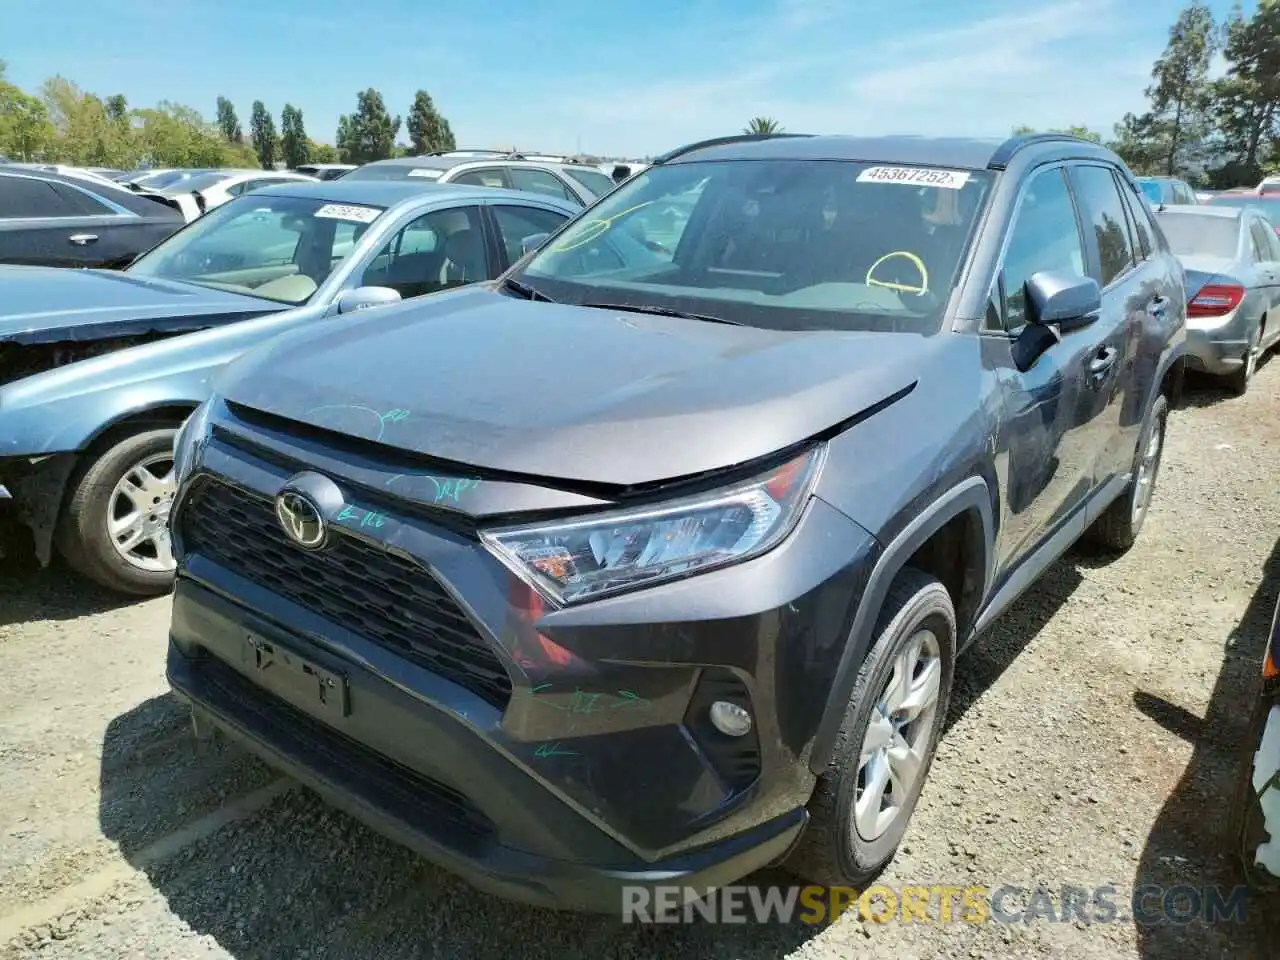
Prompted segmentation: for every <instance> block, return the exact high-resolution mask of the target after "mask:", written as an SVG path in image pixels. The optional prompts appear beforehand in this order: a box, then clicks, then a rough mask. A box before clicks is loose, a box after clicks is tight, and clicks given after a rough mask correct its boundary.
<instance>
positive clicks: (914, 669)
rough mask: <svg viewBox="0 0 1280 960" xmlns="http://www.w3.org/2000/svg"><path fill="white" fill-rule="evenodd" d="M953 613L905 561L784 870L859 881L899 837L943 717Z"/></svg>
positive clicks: (827, 880) (875, 869)
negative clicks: (906, 566)
mask: <svg viewBox="0 0 1280 960" xmlns="http://www.w3.org/2000/svg"><path fill="white" fill-rule="evenodd" d="M955 649H956V616H955V610H954V609H953V607H952V603H951V596H950V594H948V593H947V590H946V588H945V587H944V586H943V585H942V584H941V583H939V582H938V580H936V579H935V578H934V577H931V576H929V575H928V574H926V573H923V572H921V571H919V570H915V569H913V568H910V567H908V568H906V569H904V570H903V571H902V572H901V573H900V574H898V578H897V580H896V581H895V582H894V584H893V587H892V588H891V589H890V591H889V596H888V597H887V598H886V599H885V604H884V608H883V609H882V610H881V613H880V618H879V621H878V623H877V627H876V638H875V642H874V644H873V646H872V648H871V652H870V653H869V654H867V659H866V660H865V661H864V662H863V664H862V669H861V670H860V671H859V673H858V679H857V682H856V683H855V684H854V688H853V695H852V697H851V698H850V700H849V706H848V708H847V712H846V714H845V718H844V723H843V724H842V725H841V727H840V733H839V736H838V738H837V740H836V746H835V750H834V751H833V754H832V759H831V762H830V764H829V765H828V767H827V769H826V770H825V771H824V772H823V774H822V775H821V776H820V777H819V778H818V783H817V786H816V787H815V788H814V793H813V797H812V798H811V799H810V801H809V824H808V826H807V827H805V832H804V835H803V836H802V837H801V838H800V842H799V844H798V845H797V846H796V849H795V850H794V851H793V852H792V854H791V855H790V856H789V857H788V858H787V861H786V864H785V866H786V868H787V869H788V870H790V871H792V872H793V873H795V874H797V875H798V876H800V877H801V878H803V879H805V880H808V881H810V882H812V883H820V884H828V885H835V886H839V885H850V886H855V887H858V886H862V885H863V884H864V883H865V882H866V881H867V880H869V879H871V878H872V877H874V876H875V875H876V874H877V873H879V872H880V870H881V869H883V868H884V866H885V864H887V863H888V862H889V861H890V860H891V859H893V856H894V854H895V853H896V852H897V849H898V845H899V844H900V843H901V842H902V836H903V834H904V833H905V832H906V829H907V823H908V821H909V820H910V818H911V814H912V812H913V811H914V810H915V806H916V801H917V800H918V798H919V796H920V790H921V788H922V787H923V786H924V781H925V776H926V775H927V774H928V772H929V765H930V763H931V761H932V760H933V754H934V750H935V749H936V747H937V744H938V737H939V735H940V734H941V731H942V724H943V721H944V720H945V718H946V713H947V701H948V698H949V695H950V691H951V677H952V671H953V668H954V664H955Z"/></svg>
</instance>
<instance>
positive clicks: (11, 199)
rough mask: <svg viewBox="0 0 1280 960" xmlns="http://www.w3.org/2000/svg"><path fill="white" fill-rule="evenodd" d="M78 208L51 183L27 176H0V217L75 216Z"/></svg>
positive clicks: (79, 214)
mask: <svg viewBox="0 0 1280 960" xmlns="http://www.w3.org/2000/svg"><path fill="white" fill-rule="evenodd" d="M76 216H81V213H80V210H79V209H78V208H77V207H75V206H73V205H72V204H71V203H70V202H68V201H67V200H66V199H65V198H64V197H62V196H60V195H59V194H58V192H57V191H56V190H54V189H53V185H52V184H49V183H46V182H45V181H43V180H37V179H34V178H29V177H0V217H15V218H16V217H76Z"/></svg>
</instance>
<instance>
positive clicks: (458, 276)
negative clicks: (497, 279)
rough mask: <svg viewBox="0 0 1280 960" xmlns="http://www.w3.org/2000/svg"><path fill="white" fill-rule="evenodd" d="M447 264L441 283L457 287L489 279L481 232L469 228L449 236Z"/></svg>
mask: <svg viewBox="0 0 1280 960" xmlns="http://www.w3.org/2000/svg"><path fill="white" fill-rule="evenodd" d="M444 255H445V262H444V268H443V270H442V276H441V281H442V283H443V285H444V286H449V287H456V286H460V285H461V284H464V283H476V282H478V281H480V280H486V279H488V264H487V263H486V261H485V255H484V243H483V241H482V240H481V238H480V234H479V232H477V231H475V230H472V229H470V228H469V227H468V228H464V229H462V230H458V231H456V232H454V233H451V234H449V238H448V239H447V240H446V241H445V244H444Z"/></svg>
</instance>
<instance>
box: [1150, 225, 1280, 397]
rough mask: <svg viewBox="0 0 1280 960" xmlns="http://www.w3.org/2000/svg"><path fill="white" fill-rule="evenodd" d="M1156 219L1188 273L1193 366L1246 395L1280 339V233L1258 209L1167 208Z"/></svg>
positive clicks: (1190, 361)
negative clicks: (1260, 364)
mask: <svg viewBox="0 0 1280 960" xmlns="http://www.w3.org/2000/svg"><path fill="white" fill-rule="evenodd" d="M1156 217H1157V219H1158V220H1159V223H1160V227H1161V230H1162V231H1163V233H1164V235H1165V238H1166V239H1167V240H1168V241H1169V246H1170V247H1172V248H1173V252H1174V253H1175V254H1177V255H1178V258H1179V259H1180V260H1181V261H1182V266H1183V268H1184V269H1185V270H1186V277H1187V360H1188V368H1189V369H1193V370H1200V371H1202V372H1204V373H1209V374H1213V375H1214V376H1219V377H1225V378H1227V380H1228V382H1229V384H1230V386H1231V388H1232V390H1233V391H1234V392H1235V393H1237V394H1243V393H1244V392H1245V391H1246V390H1247V389H1248V388H1249V381H1250V380H1251V379H1253V373H1254V370H1256V369H1257V365H1258V360H1259V359H1260V358H1261V357H1262V356H1263V355H1264V354H1265V353H1266V352H1267V351H1268V350H1270V349H1271V348H1272V347H1273V346H1275V345H1276V343H1277V342H1280V238H1277V236H1276V229H1275V227H1274V226H1273V225H1272V223H1271V221H1270V220H1268V219H1267V217H1266V214H1265V213H1263V211H1261V210H1258V209H1255V208H1253V207H1225V206H1224V207H1219V206H1211V205H1197V206H1186V205H1183V206H1174V205H1169V206H1164V207H1159V208H1157V211H1156Z"/></svg>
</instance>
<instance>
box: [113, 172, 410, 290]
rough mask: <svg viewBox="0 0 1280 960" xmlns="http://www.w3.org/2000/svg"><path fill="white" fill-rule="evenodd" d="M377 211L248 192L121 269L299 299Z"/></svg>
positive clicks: (347, 251)
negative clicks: (125, 268)
mask: <svg viewBox="0 0 1280 960" xmlns="http://www.w3.org/2000/svg"><path fill="white" fill-rule="evenodd" d="M384 209H385V208H383V207H378V206H372V205H365V204H350V203H328V202H326V201H324V200H315V199H311V198H306V199H303V198H299V197H264V196H261V195H257V194H248V195H246V196H243V197H237V198H236V199H235V200H232V201H230V202H229V203H226V204H223V205H222V206H220V207H217V208H215V209H214V210H212V211H210V212H209V213H206V214H205V215H204V216H203V217H200V218H199V219H198V220H195V221H193V222H192V223H191V225H190V226H188V227H186V228H185V229H183V230H180V231H179V232H178V233H176V234H174V235H173V236H172V237H170V238H169V239H168V240H166V241H164V242H163V243H161V244H160V245H159V246H158V247H156V248H155V249H154V250H152V251H151V252H150V253H148V254H146V255H145V256H143V257H141V258H140V259H139V260H138V261H137V262H135V263H134V264H133V265H132V266H131V267H129V268H128V270H127V271H126V272H127V273H131V274H133V275H135V276H141V277H155V278H156V279H159V280H180V281H182V282H184V283H194V284H197V285H198V286H202V287H212V288H214V289H217V290H230V291H232V292H234V293H247V294H251V295H253V296H255V297H263V298H265V299H267V300H276V301H279V302H280V303H288V304H295V305H296V304H301V303H305V302H306V301H307V300H309V299H311V296H312V294H314V293H315V292H316V290H317V288H319V286H320V284H322V283H324V281H325V280H326V279H327V278H328V276H329V274H331V273H332V272H333V271H334V269H335V268H336V267H337V266H338V265H339V264H340V263H341V262H342V261H343V260H344V259H345V258H346V257H347V256H349V255H350V253H351V251H352V249H353V248H354V247H355V245H356V243H358V242H359V240H360V238H361V237H362V236H363V235H364V232H365V231H366V230H367V229H368V228H369V224H371V223H373V222H374V220H376V219H377V218H378V216H379V215H380V214H381V213H382V211H383V210H384Z"/></svg>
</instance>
